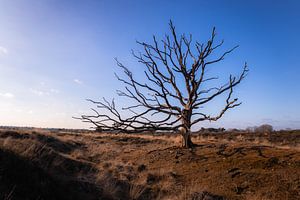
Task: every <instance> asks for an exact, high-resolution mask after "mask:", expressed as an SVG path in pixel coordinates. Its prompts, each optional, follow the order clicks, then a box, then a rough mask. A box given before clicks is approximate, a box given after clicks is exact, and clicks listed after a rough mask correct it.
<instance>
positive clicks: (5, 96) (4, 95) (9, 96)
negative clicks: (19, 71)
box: [0, 92, 15, 99]
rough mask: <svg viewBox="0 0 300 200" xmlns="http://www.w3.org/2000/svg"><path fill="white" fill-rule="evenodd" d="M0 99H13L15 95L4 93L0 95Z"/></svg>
mask: <svg viewBox="0 0 300 200" xmlns="http://www.w3.org/2000/svg"><path fill="white" fill-rule="evenodd" d="M0 97H4V98H9V99H11V98H14V97H15V95H13V94H12V93H9V92H6V93H0Z"/></svg>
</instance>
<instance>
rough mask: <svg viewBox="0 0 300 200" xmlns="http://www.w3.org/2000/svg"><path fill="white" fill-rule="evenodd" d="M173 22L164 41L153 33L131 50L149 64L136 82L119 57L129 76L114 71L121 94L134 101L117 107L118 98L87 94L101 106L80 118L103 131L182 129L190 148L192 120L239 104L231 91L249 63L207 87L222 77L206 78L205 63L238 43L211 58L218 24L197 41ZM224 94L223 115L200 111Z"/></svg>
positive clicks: (223, 54)
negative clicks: (139, 48)
mask: <svg viewBox="0 0 300 200" xmlns="http://www.w3.org/2000/svg"><path fill="white" fill-rule="evenodd" d="M169 26H170V30H171V34H170V35H166V36H165V38H164V39H162V40H161V41H158V40H157V39H156V37H155V36H153V43H152V44H148V43H144V42H137V43H138V44H139V45H141V46H142V48H143V52H139V53H135V52H134V51H133V52H132V54H133V56H134V57H135V58H136V59H137V61H138V62H139V63H141V64H143V66H144V67H145V70H144V75H145V80H144V81H138V80H137V78H136V77H134V75H133V73H132V72H131V71H130V70H129V69H128V68H127V67H125V66H124V65H123V64H122V63H120V62H119V61H118V60H116V61H117V65H118V66H119V67H120V68H121V69H122V70H123V71H124V73H125V78H121V77H120V76H118V75H117V74H116V77H117V79H118V80H119V81H121V82H122V83H123V84H124V85H125V88H124V90H117V94H118V95H119V96H122V97H126V98H128V99H131V100H132V101H133V102H135V104H133V105H131V106H127V107H123V108H118V107H117V106H116V104H115V101H114V100H112V101H108V100H106V99H105V98H103V100H101V101H94V100H91V99H88V101H90V102H91V103H93V104H95V105H96V107H97V109H93V108H92V110H93V112H94V114H93V115H82V116H81V117H80V119H81V120H82V121H84V122H89V123H92V124H94V125H95V126H96V127H97V128H98V129H100V130H102V131H111V130H115V131H120V132H140V131H155V130H170V131H176V132H177V131H180V133H181V134H182V136H183V147H187V148H190V147H192V146H193V143H192V141H191V136H190V133H191V127H192V126H193V125H195V124H197V123H199V122H203V121H205V120H209V121H217V120H218V119H220V118H221V117H222V116H223V115H224V113H225V112H226V111H227V110H229V109H231V108H234V107H236V106H239V105H241V102H238V99H237V98H235V99H232V93H233V89H234V88H235V87H236V86H237V85H238V84H239V83H240V82H241V81H242V80H243V79H244V78H245V76H246V74H247V72H248V68H247V64H246V63H245V65H244V67H243V70H242V72H241V74H240V75H239V76H233V75H230V76H229V80H228V81H227V82H226V83H223V84H220V85H219V86H215V87H209V88H207V86H205V85H207V84H204V83H206V82H209V81H215V80H217V79H218V77H208V76H207V68H209V67H211V65H212V64H215V63H218V62H220V61H222V60H223V59H224V58H225V56H226V55H227V54H229V53H231V52H232V51H233V50H234V49H236V48H237V47H238V46H235V47H233V48H231V49H229V50H228V51H225V52H223V53H221V55H220V56H219V57H217V58H212V53H213V52H214V51H215V50H216V49H218V48H219V47H221V46H222V45H223V42H224V41H221V42H220V43H217V44H215V36H216V33H215V28H213V30H212V34H211V37H210V39H209V40H208V41H207V42H206V43H199V42H192V35H189V36H185V35H181V36H178V35H177V33H176V31H175V26H174V25H173V23H172V21H170V23H169ZM192 47H193V49H192ZM222 94H227V97H226V99H225V106H224V108H223V109H222V110H221V111H220V113H219V114H217V115H216V116H211V115H209V114H207V113H204V112H203V111H202V110H203V109H202V108H203V107H204V106H205V105H206V104H207V103H208V102H210V101H211V100H213V99H215V98H216V97H218V96H220V95H222Z"/></svg>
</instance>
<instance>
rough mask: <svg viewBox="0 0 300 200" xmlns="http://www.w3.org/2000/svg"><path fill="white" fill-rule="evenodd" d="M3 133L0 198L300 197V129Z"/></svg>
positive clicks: (0, 134)
mask: <svg viewBox="0 0 300 200" xmlns="http://www.w3.org/2000/svg"><path fill="white" fill-rule="evenodd" d="M192 140H193V142H194V143H196V144H197V146H196V147H195V148H194V149H182V148H180V144H181V138H180V136H178V135H169V134H157V135H151V134H112V133H110V134H109V133H87V132H85V133H72V132H63V131H59V132H51V131H46V130H42V129H37V130H34V131H32V130H27V131H20V130H17V131H15V130H13V131H12V130H0V199H5V200H12V199H17V200H19V199H22V200H23V199H30V200H31V199H87V200H89V199H91V200H92V199H162V200H167V199H169V200H185V199H191V200H214V199H233V200H235V199H247V200H248V199H249V200H263V199H266V200H267V199H276V200H277V199H280V200H284V199H291V200H297V199H300V148H299V147H300V146H299V144H300V132H299V131H298V132H297V131H296V132H276V133H272V134H254V133H215V134H195V135H194V136H193V139H192Z"/></svg>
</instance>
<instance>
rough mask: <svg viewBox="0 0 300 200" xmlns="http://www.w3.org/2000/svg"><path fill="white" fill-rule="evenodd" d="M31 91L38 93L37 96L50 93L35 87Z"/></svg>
mask: <svg viewBox="0 0 300 200" xmlns="http://www.w3.org/2000/svg"><path fill="white" fill-rule="evenodd" d="M30 92H31V93H33V94H35V95H37V96H44V95H49V92H44V91H41V90H35V89H32V88H30Z"/></svg>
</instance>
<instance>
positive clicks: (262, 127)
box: [255, 124, 273, 133]
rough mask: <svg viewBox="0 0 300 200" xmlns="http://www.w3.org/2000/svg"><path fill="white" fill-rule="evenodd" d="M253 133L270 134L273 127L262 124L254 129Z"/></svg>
mask: <svg viewBox="0 0 300 200" xmlns="http://www.w3.org/2000/svg"><path fill="white" fill-rule="evenodd" d="M255 132H259V133H271V132H273V126H272V125H270V124H263V125H260V126H259V127H256V128H255Z"/></svg>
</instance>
